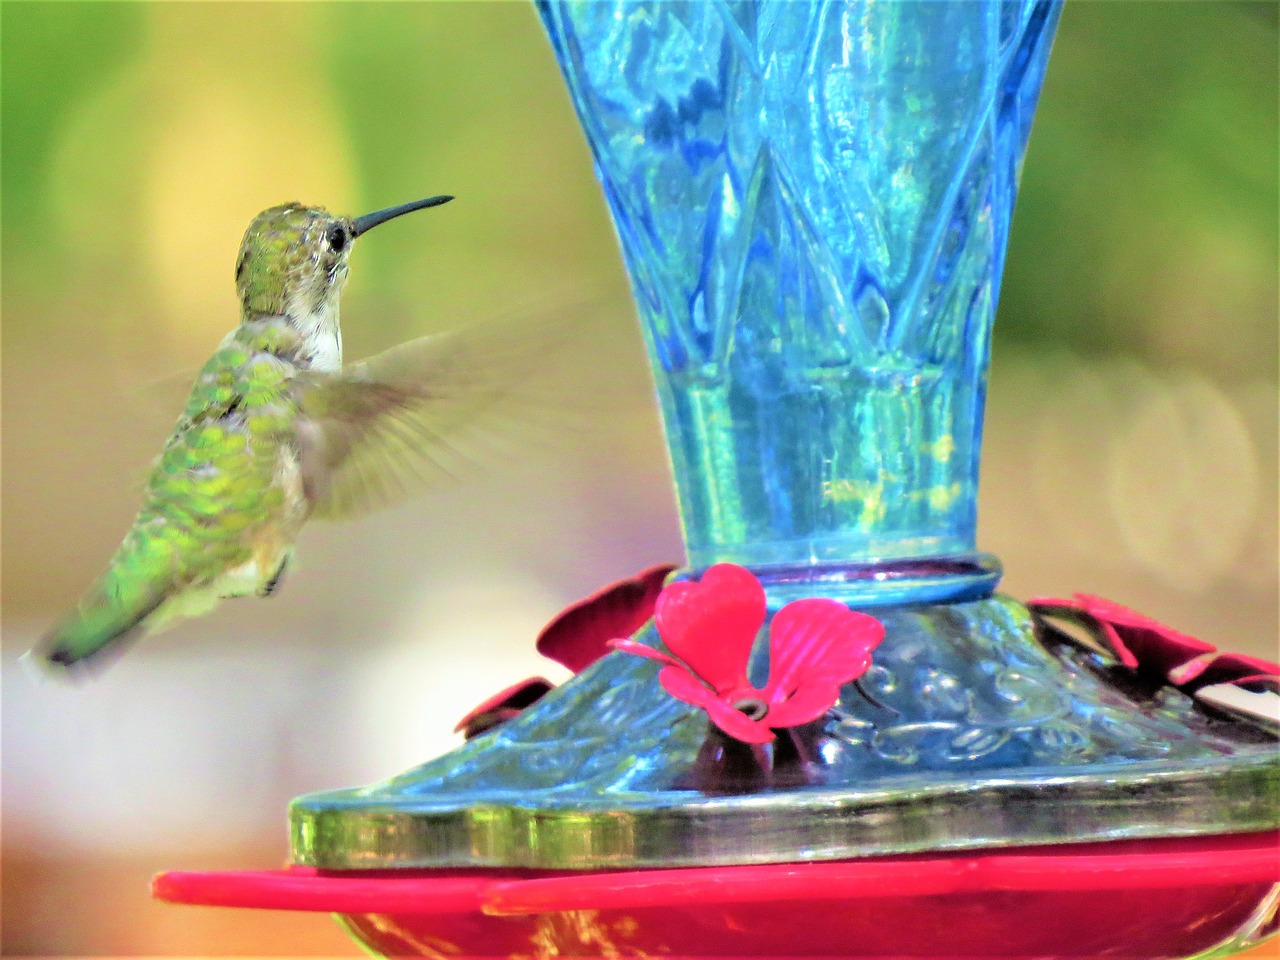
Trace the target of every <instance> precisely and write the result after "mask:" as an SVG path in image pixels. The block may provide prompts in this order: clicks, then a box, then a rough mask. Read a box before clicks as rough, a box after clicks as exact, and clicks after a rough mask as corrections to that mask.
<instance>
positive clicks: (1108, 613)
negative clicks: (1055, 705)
mask: <svg viewBox="0 0 1280 960" xmlns="http://www.w3.org/2000/svg"><path fill="white" fill-rule="evenodd" d="M1027 607H1028V608H1029V609H1030V610H1031V611H1032V612H1033V613H1036V614H1038V615H1040V616H1042V617H1062V618H1065V619H1069V620H1072V621H1074V622H1076V623H1079V624H1080V625H1082V626H1083V627H1085V628H1086V629H1088V630H1090V631H1091V632H1092V633H1093V634H1094V635H1095V636H1096V637H1097V638H1098V639H1099V640H1100V641H1101V642H1102V643H1103V645H1104V646H1106V647H1107V648H1108V649H1110V650H1111V651H1112V653H1114V654H1115V657H1116V659H1117V660H1119V661H1120V662H1121V663H1122V664H1124V666H1126V667H1129V668H1130V669H1132V670H1138V671H1141V672H1144V673H1150V674H1155V675H1157V676H1159V677H1161V678H1162V679H1164V680H1166V681H1167V682H1168V683H1170V684H1171V685H1173V686H1175V687H1177V688H1179V689H1180V690H1183V691H1184V692H1186V693H1194V692H1195V691H1196V690H1199V689H1200V688H1201V687H1206V686H1209V685H1211V684H1217V683H1233V684H1236V685H1237V686H1242V687H1246V688H1249V689H1254V688H1261V687H1270V688H1272V689H1277V688H1280V664H1275V663H1271V662H1269V661H1267V660H1260V659H1258V658H1257V657H1248V656H1244V655H1242V654H1235V653H1218V648H1217V647H1215V646H1214V645H1213V644H1211V643H1206V642H1205V641H1203V640H1200V639H1197V638H1196V637H1192V636H1189V635H1187V634H1185V633H1179V632H1178V631H1177V630H1174V629H1173V628H1172V627H1167V626H1165V625H1164V624H1163V623H1160V622H1159V621H1158V620H1152V619H1151V618H1150V617H1146V616H1143V615H1142V614H1140V613H1138V612H1137V611H1135V610H1130V609H1129V608H1128V607H1125V606H1121V605H1120V604H1118V603H1113V602H1112V601H1110V600H1104V599H1103V598H1102V597H1095V596H1091V595H1089V594H1087V593H1077V594H1074V595H1073V597H1072V598H1071V599H1064V598H1061V597H1037V598H1035V599H1033V600H1028V601H1027Z"/></svg>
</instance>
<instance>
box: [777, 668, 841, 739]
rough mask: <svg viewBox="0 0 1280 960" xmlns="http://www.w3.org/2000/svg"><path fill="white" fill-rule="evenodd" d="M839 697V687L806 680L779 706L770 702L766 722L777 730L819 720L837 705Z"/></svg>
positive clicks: (823, 682)
mask: <svg viewBox="0 0 1280 960" xmlns="http://www.w3.org/2000/svg"><path fill="white" fill-rule="evenodd" d="M839 699H840V688H839V687H837V686H834V685H832V684H830V683H827V682H825V681H820V680H819V681H813V682H806V683H804V684H802V685H801V686H800V687H799V689H797V690H796V692H795V693H793V694H792V695H791V696H789V697H787V699H785V700H784V701H782V702H781V703H779V704H778V705H777V706H773V705H772V704H770V706H769V712H768V713H767V714H766V715H765V718H764V722H765V723H767V724H768V725H769V726H771V727H773V728H774V729H775V730H781V729H783V728H784V727H798V726H800V724H802V723H808V722H809V721H811V720H817V719H818V718H819V717H820V716H822V715H823V714H824V713H826V712H827V711H828V710H830V709H831V708H832V707H833V706H835V704H836V701H837V700H839Z"/></svg>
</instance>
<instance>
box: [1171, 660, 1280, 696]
mask: <svg viewBox="0 0 1280 960" xmlns="http://www.w3.org/2000/svg"><path fill="white" fill-rule="evenodd" d="M1169 679H1170V680H1171V681H1172V682H1173V684H1174V685H1175V686H1177V687H1178V688H1179V689H1181V690H1184V691H1186V692H1187V693H1194V692H1195V691H1197V690H1199V689H1200V688H1201V687H1209V686H1212V685H1213V684H1215V683H1233V684H1235V685H1236V686H1239V687H1244V688H1246V689H1257V690H1261V689H1269V690H1274V691H1276V692H1278V693H1280V664H1276V663H1272V662H1271V661H1269V660H1263V659H1261V658H1259V657H1250V656H1246V655H1245V654H1243V653H1222V654H1219V655H1218V656H1216V657H1203V658H1201V659H1199V660H1193V661H1190V662H1189V663H1186V664H1183V665H1182V666H1181V667H1178V668H1177V669H1175V670H1173V671H1172V672H1171V673H1170V674H1169Z"/></svg>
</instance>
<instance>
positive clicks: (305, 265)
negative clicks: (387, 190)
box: [236, 197, 453, 317]
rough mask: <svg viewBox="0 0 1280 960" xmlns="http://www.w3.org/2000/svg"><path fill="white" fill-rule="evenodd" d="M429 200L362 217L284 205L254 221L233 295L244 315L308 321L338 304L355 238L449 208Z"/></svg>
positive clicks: (243, 244) (443, 200)
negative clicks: (379, 227) (406, 217)
mask: <svg viewBox="0 0 1280 960" xmlns="http://www.w3.org/2000/svg"><path fill="white" fill-rule="evenodd" d="M452 199H453V197H428V198H427V199H426V200H415V201H414V202H412V203H405V204H402V205H400V206H398V207H389V208H388V209H386V210H379V211H377V212H376V213H370V214H366V215H365V216H363V217H355V218H354V219H353V218H351V217H339V216H335V215H334V214H332V213H329V211H327V210H325V209H324V208H323V207H304V206H303V205H302V204H300V203H283V204H281V205H280V206H278V207H272V208H271V209H269V210H263V211H262V213H260V214H258V215H257V216H256V217H254V218H253V222H252V223H250V224H249V229H248V230H246V231H245V234H244V239H243V240H242V241H241V242H240V256H239V257H237V258H236V292H237V293H238V294H239V295H240V306H241V308H242V309H243V310H244V312H245V313H247V314H249V313H252V314H259V315H261V314H268V315H272V316H281V315H287V316H293V317H307V316H312V315H314V314H316V313H317V312H319V311H322V310H325V309H326V308H327V307H329V306H331V305H333V304H336V302H337V298H338V294H339V293H341V292H342V286H343V284H345V283H346V281H347V258H348V257H349V256H351V245H352V243H353V241H354V240H355V239H356V237H358V236H360V235H361V234H364V233H367V232H368V231H369V230H372V229H373V228H374V227H376V226H377V225H378V224H380V223H386V222H387V221H388V220H391V219H394V218H395V217H398V216H400V215H401V214H405V213H410V212H412V211H414V210H422V209H424V208H426V207H435V206H439V205H440V204H442V203H448V202H449V201H450V200H452Z"/></svg>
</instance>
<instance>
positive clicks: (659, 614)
mask: <svg viewBox="0 0 1280 960" xmlns="http://www.w3.org/2000/svg"><path fill="white" fill-rule="evenodd" d="M654 616H655V618H656V621H657V627H658V634H659V636H661V637H662V640H663V642H664V643H665V644H666V645H667V648H668V649H669V650H670V651H671V653H672V654H675V656H669V655H668V654H665V653H661V652H660V651H657V650H654V649H652V648H650V647H646V646H644V645H643V644H639V643H636V642H634V641H632V640H614V641H613V642H612V646H614V647H616V648H617V649H619V650H625V651H626V652H627V653H633V654H635V655H637V656H641V657H648V658H649V659H651V660H657V661H659V662H661V663H663V664H665V666H664V667H663V668H662V671H661V672H660V673H659V674H658V681H659V682H660V683H661V684H662V686H663V688H664V689H665V690H666V691H667V692H668V693H669V694H671V695H672V696H673V697H675V698H677V699H679V700H683V701H684V702H685V703H691V704H693V705H694V706H698V707H701V708H702V709H704V710H706V711H707V715H708V717H710V719H711V722H712V723H714V724H715V725H716V726H717V727H719V728H720V729H721V730H723V731H724V732H725V733H727V734H728V735H729V736H731V737H733V738H734V739H736V740H741V741H744V742H746V743H768V742H769V741H771V740H773V739H774V734H773V732H772V731H773V730H775V729H782V728H786V727H795V726H799V725H800V724H802V723H808V722H809V721H811V720H816V719H817V718H818V717H820V716H822V715H823V714H824V713H826V712H827V711H828V710H829V709H831V707H832V706H834V705H835V703H836V701H837V700H838V699H839V698H840V686H841V684H844V683H848V682H849V681H850V680H854V679H856V678H857V677H860V676H861V675H862V674H863V673H865V672H866V670H867V668H868V667H869V666H870V665H871V651H872V650H873V649H875V647H876V646H877V645H879V643H880V641H881V640H882V639H884V625H883V624H882V623H881V622H880V621H879V620H877V619H875V617H869V616H867V615H866V614H863V613H855V612H854V611H852V610H850V609H849V608H848V607H846V606H845V605H844V604H842V603H840V602H839V601H837V600H829V599H821V598H814V599H806V600H796V601H794V602H792V603H789V604H787V605H786V606H784V607H783V608H782V609H781V610H779V611H778V612H777V614H776V615H775V616H774V618H773V623H772V624H771V625H770V628H769V682H768V683H766V684H765V685H764V687H763V688H762V689H757V688H756V687H754V686H752V685H751V682H750V681H749V680H748V679H747V665H748V661H749V660H750V657H751V648H752V646H753V644H754V643H755V639H756V635H757V634H758V633H759V632H760V628H761V626H763V625H764V620H765V594H764V588H763V587H762V586H761V585H760V581H759V580H757V579H756V578H755V577H754V576H753V575H752V574H751V572H750V571H748V570H745V569H744V568H742V567H739V566H735V565H734V564H729V563H721V564H717V565H716V566H714V567H711V568H710V569H709V570H707V572H706V573H704V574H703V575H702V580H701V581H700V582H698V583H694V582H691V581H682V582H679V583H673V584H671V585H670V586H668V587H666V588H665V589H664V590H663V591H662V593H661V594H660V595H659V596H658V603H657V609H656V611H655V614H654Z"/></svg>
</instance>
